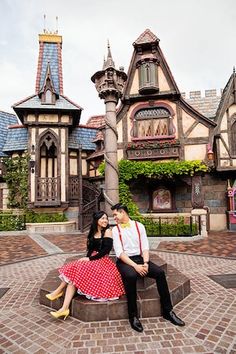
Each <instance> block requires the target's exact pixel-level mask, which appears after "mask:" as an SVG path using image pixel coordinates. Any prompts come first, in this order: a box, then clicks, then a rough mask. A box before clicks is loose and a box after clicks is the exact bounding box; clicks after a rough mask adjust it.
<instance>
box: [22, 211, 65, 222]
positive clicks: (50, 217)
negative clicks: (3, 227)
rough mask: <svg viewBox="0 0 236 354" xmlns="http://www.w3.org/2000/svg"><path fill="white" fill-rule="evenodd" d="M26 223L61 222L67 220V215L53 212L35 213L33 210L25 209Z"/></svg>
mask: <svg viewBox="0 0 236 354" xmlns="http://www.w3.org/2000/svg"><path fill="white" fill-rule="evenodd" d="M25 216H26V222H27V223H45V222H63V221H68V219H67V217H66V216H65V215H64V214H59V213H53V214H45V213H35V212H33V211H27V212H26V214H25Z"/></svg>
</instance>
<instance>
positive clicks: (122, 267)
mask: <svg viewBox="0 0 236 354" xmlns="http://www.w3.org/2000/svg"><path fill="white" fill-rule="evenodd" d="M129 258H130V259H132V261H133V262H135V263H137V264H143V258H142V257H141V256H132V257H129ZM116 265H117V268H118V270H119V272H120V274H121V277H122V280H123V283H124V287H125V292H126V296H127V300H128V313H129V318H133V317H134V316H136V317H138V309H137V279H138V277H141V276H140V275H139V274H138V273H137V272H136V270H135V269H134V268H133V267H132V266H130V265H128V264H126V263H124V262H122V261H121V260H120V259H118V260H117V263H116ZM148 265H149V267H148V273H147V275H146V276H147V277H149V278H153V279H155V280H156V284H157V290H158V292H159V295H160V301H161V310H162V314H164V313H169V312H170V311H171V310H172V308H173V306H172V304H171V299H170V293H169V288H168V284H167V281H166V275H165V272H164V271H163V270H162V269H161V268H160V267H159V266H158V265H156V264H155V263H153V262H151V261H150V262H149V264H148Z"/></svg>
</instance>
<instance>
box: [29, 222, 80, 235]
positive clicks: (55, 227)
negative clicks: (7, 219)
mask: <svg viewBox="0 0 236 354" xmlns="http://www.w3.org/2000/svg"><path fill="white" fill-rule="evenodd" d="M26 230H27V231H29V232H36V233H37V232H38V233H44V232H68V231H75V230H76V222H75V221H64V222H45V223H26Z"/></svg>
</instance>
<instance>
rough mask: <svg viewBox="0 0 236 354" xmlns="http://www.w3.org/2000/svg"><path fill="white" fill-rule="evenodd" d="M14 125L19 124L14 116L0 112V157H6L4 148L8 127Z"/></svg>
mask: <svg viewBox="0 0 236 354" xmlns="http://www.w3.org/2000/svg"><path fill="white" fill-rule="evenodd" d="M12 124H18V120H17V117H16V116H15V115H14V114H11V113H6V112H2V111H0V156H6V155H5V154H4V152H3V146H4V144H5V142H6V139H7V132H8V129H7V127H8V125H12Z"/></svg>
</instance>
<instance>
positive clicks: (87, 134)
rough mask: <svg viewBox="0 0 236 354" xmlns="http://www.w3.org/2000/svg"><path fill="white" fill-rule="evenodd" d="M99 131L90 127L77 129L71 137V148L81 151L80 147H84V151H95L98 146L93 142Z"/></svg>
mask: <svg viewBox="0 0 236 354" xmlns="http://www.w3.org/2000/svg"><path fill="white" fill-rule="evenodd" d="M96 134H97V129H94V128H89V127H85V126H83V127H80V126H78V127H76V128H75V129H73V131H72V132H71V134H70V135H69V148H70V149H76V150H77V149H79V145H80V144H81V145H82V149H83V150H95V149H96V144H95V143H93V142H92V141H93V140H94V139H95V136H96Z"/></svg>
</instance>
